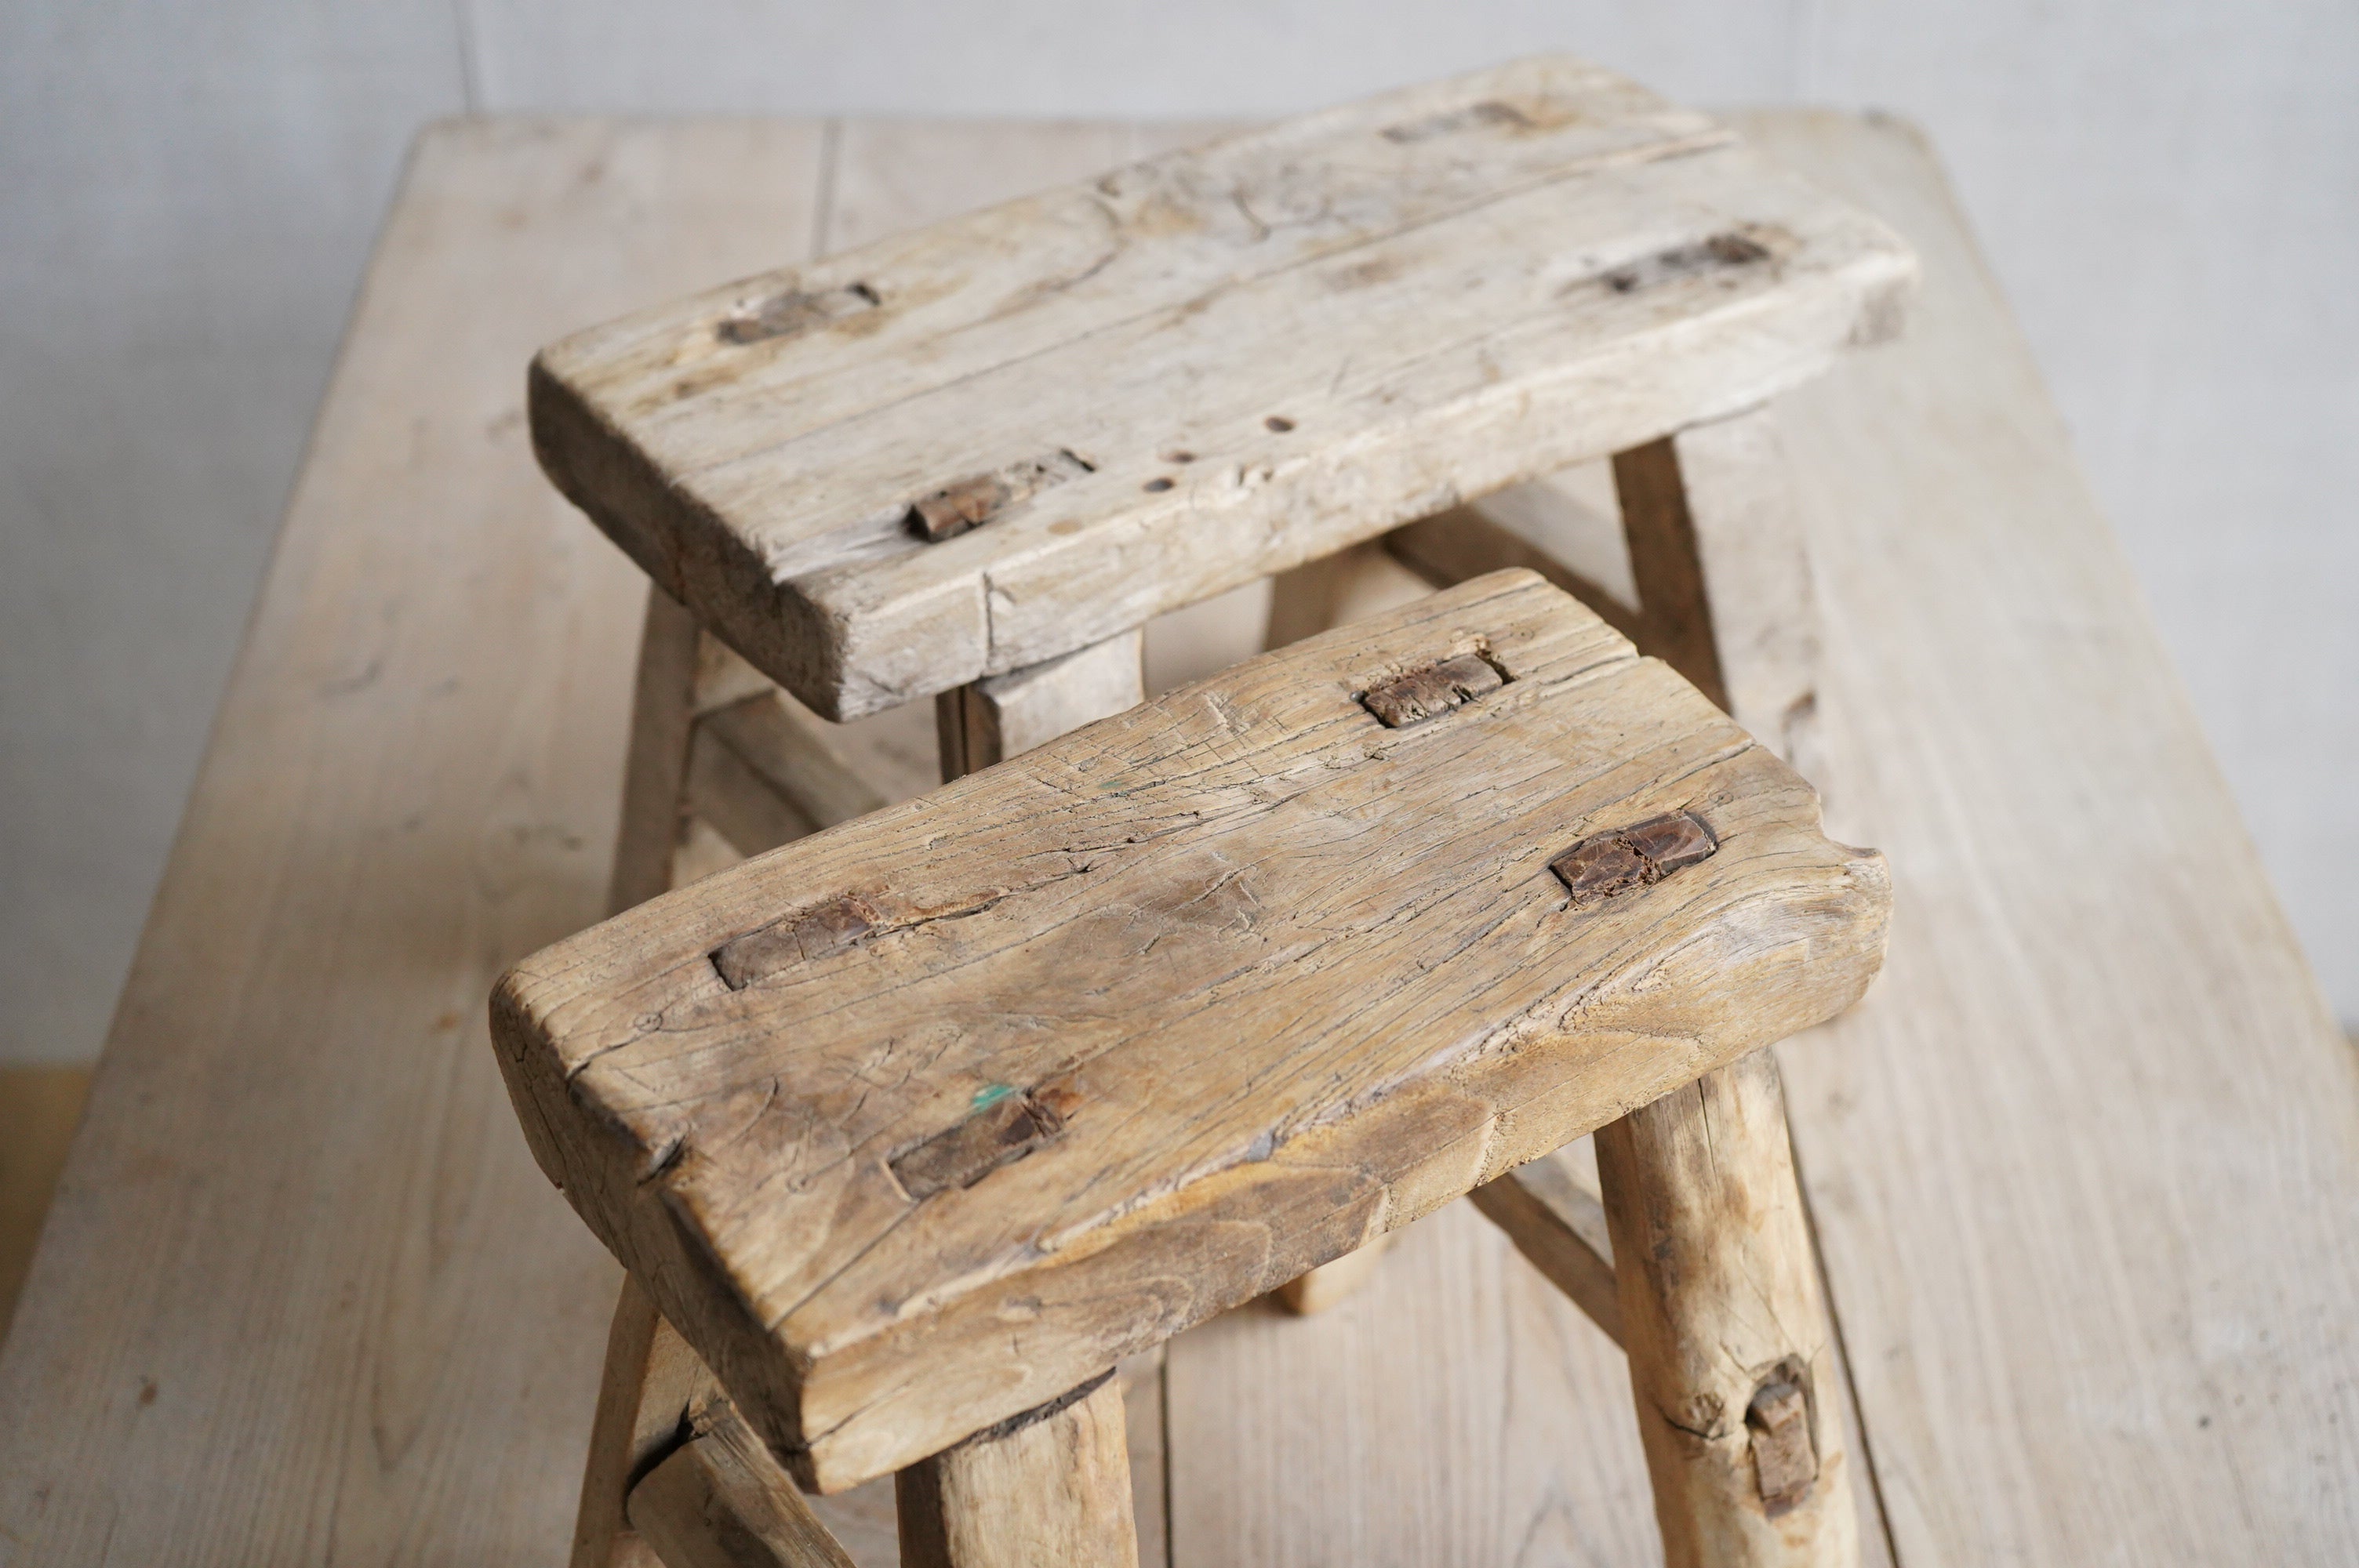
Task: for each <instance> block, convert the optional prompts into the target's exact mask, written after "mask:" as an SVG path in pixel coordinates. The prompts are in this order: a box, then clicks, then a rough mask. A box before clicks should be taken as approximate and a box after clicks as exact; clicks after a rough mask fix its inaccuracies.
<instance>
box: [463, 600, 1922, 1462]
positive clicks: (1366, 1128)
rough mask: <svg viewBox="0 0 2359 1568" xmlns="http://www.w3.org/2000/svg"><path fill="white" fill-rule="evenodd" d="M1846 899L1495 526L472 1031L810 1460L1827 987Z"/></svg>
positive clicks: (1092, 1335)
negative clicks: (1475, 551) (1394, 585)
mask: <svg viewBox="0 0 2359 1568" xmlns="http://www.w3.org/2000/svg"><path fill="white" fill-rule="evenodd" d="M1887 907H1888V890H1887V884H1886V876H1885V871H1884V866H1883V861H1882V859H1881V857H1879V856H1877V855H1875V853H1874V852H1872V851H1863V850H1856V849H1847V848H1845V847H1843V846H1841V845H1838V844H1835V843H1832V842H1831V841H1830V840H1828V839H1827V838H1825V837H1824V836H1823V834H1822V833H1821V830H1820V827H1819V821H1818V805H1817V800H1816V797H1815V796H1814V795H1813V794H1812V792H1811V790H1810V786H1809V785H1808V784H1805V783H1804V782H1803V781H1802V780H1801V779H1800V778H1799V777H1798V776H1797V775H1796V774H1795V773H1792V772H1791V771H1790V770H1789V769H1788V768H1787V767H1786V766H1785V765H1784V764H1783V763H1782V762H1779V761H1777V758H1775V757H1774V756H1772V755H1771V754H1770V753H1769V752H1767V750H1765V749H1764V748H1763V747H1761V746H1759V745H1757V744H1756V743H1755V742H1754V741H1752V740H1751V738H1750V737H1748V736H1747V735H1746V734H1745V732H1744V731H1743V730H1739V729H1737V728H1736V727H1735V726H1734V724H1733V723H1732V722H1731V721H1730V720H1729V719H1727V718H1726V717H1725V716H1723V714H1721V713H1720V712H1719V711H1718V710H1717V709H1715V708H1713V707H1712V705H1711V704H1710V703H1709V702H1707V701H1706V700H1705V699H1704V698H1703V697H1701V696H1700V695H1699V694H1698V693H1697V692H1696V691H1695V690H1694V688H1693V687H1690V686H1689V685H1688V684H1687V683H1686V682H1685V681H1683V680H1681V679H1680V677H1679V676H1677V675H1675V674H1674V673H1672V672H1671V671H1670V670H1669V668H1668V667H1667V666H1665V665H1662V664H1660V663H1658V662H1657V661H1655V660H1652V659H1643V658H1640V657H1638V656H1636V654H1635V653H1634V652H1633V650H1632V649H1631V647H1630V645H1629V644H1628V643H1626V642H1625V640H1624V639H1623V638H1622V637H1621V636H1620V635H1619V634H1618V633H1614V632H1613V631H1612V630H1610V629H1609V628H1607V627H1606V626H1605V625H1604V624H1603V622H1600V621H1599V620H1598V619H1597V617H1596V616H1595V615H1594V614H1593V613H1592V612H1591V611H1588V610H1586V609H1584V608H1582V606H1581V605H1580V604H1579V603H1578V602H1576V601H1575V600H1572V599H1571V598H1570V597H1569V596H1567V595H1566V594H1564V593H1562V592H1561V591H1560V590H1559V589H1555V588H1552V587H1550V586H1549V585H1548V584H1546V583H1545V582H1543V581H1542V580H1541V579H1538V578H1537V577H1535V576H1534V575H1532V574H1530V573H1528V572H1520V571H1516V572H1501V573H1495V574H1493V575H1491V576H1488V577H1484V578H1481V579H1475V580H1474V581H1473V582H1470V583H1467V584H1465V585H1462V587H1460V588H1458V589H1451V590H1449V591H1447V592H1443V593H1440V594H1436V595H1434V596H1432V597H1430V598H1429V599H1425V600H1419V601H1417V602H1415V603H1413V604H1410V605H1408V606H1406V607H1404V608H1402V609H1400V610H1397V611H1391V612H1388V613H1386V615H1384V616H1381V617H1379V618H1376V619H1375V620H1372V621H1368V622H1360V623H1357V624H1354V625H1352V626H1350V627H1346V628H1343V629H1342V630H1339V631H1336V632H1332V633H1326V634H1324V635H1321V636H1319V637H1316V638H1313V639H1310V640H1309V641H1307V642H1303V643H1297V644H1295V645H1293V646H1291V647H1288V648H1287V649H1284V650H1282V651H1280V652H1277V653H1274V654H1265V655H1263V656H1262V657H1260V658H1257V659H1255V660H1253V661H1251V662H1249V663H1247V664H1245V665H1238V666H1236V667H1234V668H1233V669H1231V670H1229V671H1226V672H1224V673H1223V674H1222V675H1219V676H1215V677H1213V678H1212V679H1210V680H1207V681H1203V682H1201V683H1199V684H1197V685H1194V686H1190V687H1182V688H1180V689H1179V690H1177V691H1175V692H1172V693H1170V694H1169V695H1168V696H1166V697H1160V698H1158V699H1157V700H1155V701H1153V702H1149V703H1147V704H1145V705H1144V706H1141V707H1138V708H1133V709H1131V710H1129V711H1127V712H1125V713H1123V714H1120V715H1118V716H1116V717H1114V718H1112V719H1104V720H1103V721H1100V722H1098V723H1095V724H1093V725H1091V726H1089V727H1087V728H1085V729H1082V730H1078V731H1075V732H1073V733H1071V734H1070V735H1068V736H1065V737H1064V738H1062V739H1061V740H1059V741H1053V742H1051V743H1049V744H1048V745H1046V746H1043V747H1041V748H1039V749H1038V750H1036V751H1033V752H1027V753H1026V754H1025V755H1023V756H1021V757H1018V758H1016V759H1014V760H1012V761H1009V762H1005V763H1002V764H1000V765H998V766H995V767H992V768H989V769H986V770H984V771H983V772H981V773H975V774H973V775H970V776H969V777H966V778H964V779H962V780H960V781H958V782H956V783H954V784H948V785H945V786H943V787H942V788H940V789H939V790H936V791H934V792H932V793H931V794H929V795H924V796H921V797H919V799H916V800H913V801H909V802H907V803H905V804H903V805H900V806H891V807H887V808H886V809H884V810H881V811H877V812H874V813H872V814H870V815H868V816H863V817H861V818H859V819H857V820H856V821H853V822H850V823H847V824H845V825H843V826H842V827H835V828H832V829H830V830H828V831H826V832H823V833H821V834H818V835H816V836H814V837H811V838H804V839H800V840H798V841H796V842H794V843H792V844H788V845H787V846H785V847H784V848H782V849H777V850H776V851H774V852H772V853H770V854H767V855H765V856H762V857H760V858H758V859H756V860H751V861H748V862H746V863H745V864H743V865H741V866H738V867H735V868H733V869H731V870H728V871H723V872H720V873H718V874H716V875H713V876H712V877H709V878H707V879H705V880H703V881H699V882H697V883H694V884H693V885H691V886H690V887H686V888H683V889H680V890H679V891H676V892H671V893H669V894H667V895H664V896H662V897H659V898H657V899H655V900H654V901H652V902H651V903H646V904H642V905H640V906H639V907H637V908H636V909H634V910H631V911H629V912H628V913H626V914H622V915H620V916H618V917H616V918H614V919H612V920H609V921H607V922H606V923H604V924H603V925H598V926H596V927H593V928H592V929H591V930H589V931H587V932H584V933H582V934H581V935H578V936H575V937H573V938H571V939H569V940H567V941H565V942H562V943H560V944H558V945H556V946H552V947H550V948H549V949H547V950H545V951H543V952H542V953H540V954H538V955H537V956H535V957H532V958H529V959H527V960H526V961H525V962H524V963H522V964H521V965H519V966H517V968H516V969H515V970H513V971H512V972H511V973H510V974H509V975H508V976H507V977H506V979H504V980H503V981H502V982H501V985H500V987H499V989H498V990H497V992H496V994H495V999H494V1007H493V1012H494V1029H495V1039H496V1042H497V1044H498V1046H499V1055H500V1059H501V1063H502V1066H503V1070H504V1071H505V1072H506V1076H507V1078H508V1082H509V1087H510V1090H511V1093H512V1095H513V1096H514V1098H515V1099H516V1104H517V1108H518V1111H519V1115H520V1118H521V1119H522V1121H523V1124H524V1126H525V1128H526V1130H527V1136H528V1138H529V1140H530V1141H531V1143H532V1147H533V1150H534V1152H535V1154H536V1156H537V1157H538V1160H539V1162H540V1163H541V1165H542V1167H543V1168H544V1169H545V1170H546V1171H547V1172H548V1173H549V1175H550V1177H551V1178H552V1179H553V1180H555V1181H556V1182H558V1183H559V1184H560V1185H561V1186H562V1187H563V1189H564V1190H565V1192H566V1194H567V1195H568V1197H569V1198H570V1200H571V1202H572V1203H573V1204H574V1206H576V1207H577V1208H578V1209H579V1210H580V1211H581V1213H582V1217H584V1218H585V1219H586V1220H587V1221H588V1223H589V1224H590V1225H591V1227H592V1228H593V1229H594V1230H595V1231H596V1232H597V1233H598V1235H599V1236H600V1237H601V1238H603V1240H604V1241H605V1242H606V1243H607V1245H608V1246H610V1247H611V1248H612V1249H614V1251H615V1252H616V1253H617V1254H618V1255H619V1256H620V1257H621V1258H622V1260H623V1261H624V1262H625V1265H626V1266H627V1267H628V1268H629V1270H630V1271H631V1272H632V1274H633V1275H634V1277H635V1278H636V1279H637V1280H638V1281H640V1282H641V1283H642V1285H644V1286H645V1288H646V1289H647V1292H649V1293H650V1294H651V1295H652V1296H653V1297H654V1299H655V1300H656V1302H657V1303H658V1305H659V1306H660V1307H661V1309H662V1311H663V1313H664V1314H665V1315H666V1316H667V1317H668V1318H669V1320H670V1321H671V1322H672V1324H673V1325H676V1326H677V1327H678V1328H679V1331H680V1333H681V1335H682V1336H684V1337H686V1338H687V1339H688V1341H689V1342H690V1344H691V1345H692V1346H694V1347H695V1348H696V1349H697V1351H698V1352H699V1353H700V1354H701V1356H702V1357H704V1358H705V1360H706V1361H707V1362H708V1363H709V1364H710V1365H711V1366H712V1369H713V1371H714V1373H715V1374H716V1375H717V1376H718V1377H719V1379H721V1381H722V1383H723V1386H724V1387H725V1388H727V1389H728V1390H729V1391H730V1393H731V1394H732V1396H733V1397H734V1399H735V1400H736V1402H737V1404H738V1406H739V1407H740V1408H741V1409H742V1410H743V1411H745V1414H746V1416H747V1418H748V1419H749V1420H750V1421H752V1422H755V1423H756V1426H757V1427H758V1428H759V1429H760V1430H761V1432H762V1435H763V1437H764V1438H765V1440H766V1442H767V1443H768V1444H770V1446H771V1447H772V1448H773V1450H774V1451H776V1452H777V1453H778V1454H780V1455H781V1457H783V1458H785V1459H786V1460H787V1461H788V1464H789V1465H791V1466H792V1467H793V1468H794V1469H795V1470H796V1472H797V1473H798V1475H799V1477H800V1479H801V1480H802V1481H803V1482H804V1483H805V1484H806V1485H810V1486H815V1487H819V1488H821V1489H822V1490H830V1491H832V1490H836V1489H839V1488H841V1487H846V1486H849V1485H853V1484H854V1483H857V1482H859V1481H863V1480H865V1479H867V1478H869V1477H871V1476H877V1475H880V1474H883V1473H885V1472H886V1471H889V1470H893V1469H896V1468H898V1467H901V1466H905V1465H910V1464H912V1463H913V1462H915V1461H917V1460H919V1459H921V1458H923V1457H925V1456H926V1455H929V1454H934V1453H936V1452H938V1451H940V1450H941V1449H943V1448H945V1447H946V1446H948V1445H949V1444H951V1443H953V1442H955V1441H957V1440H958V1439H959V1438H961V1437H962V1436H964V1435H966V1434H967V1433H972V1432H974V1431H976V1430H978V1429H981V1428H984V1427H986V1426H988V1425H990V1424H991V1423H992V1422H996V1421H998V1420H1000V1419H1002V1418H1003V1417H1006V1416H1009V1415H1012V1414H1014V1413H1016V1412H1018V1411H1024V1410H1027V1408H1029V1407H1033V1406H1036V1405H1038V1404H1040V1403H1041V1402H1042V1401H1044V1400H1050V1399H1052V1398H1054V1397H1055V1396H1057V1395H1059V1394H1060V1393H1062V1392H1064V1391H1065V1390H1069V1389H1071V1388H1074V1387H1075V1386H1076V1385H1078V1384H1082V1383H1083V1382H1084V1381H1086V1380H1087V1379H1090V1378H1091V1377H1092V1376H1093V1375H1094V1374H1096V1373H1097V1372H1099V1371H1101V1370H1103V1368H1107V1367H1109V1366H1111V1365H1112V1364H1113V1363H1114V1361H1115V1360H1116V1359H1117V1358H1118V1357H1122V1356H1124V1355H1125V1354H1129V1353H1131V1352H1134V1351H1136V1350H1139V1349H1143V1348H1146V1347H1147V1346H1152V1345H1154V1344H1156V1343H1158V1342H1159V1341H1160V1340H1162V1339H1164V1338H1166V1337H1168V1336H1170V1335H1172V1334H1174V1333H1176V1332H1178V1331H1180V1329H1183V1328H1185V1327H1187V1326H1189V1325H1191V1324H1193V1323H1196V1322H1198V1321H1201V1319H1203V1318H1205V1317H1207V1316H1209V1315H1210V1314H1213V1313H1215V1312H1217V1311H1220V1310H1222V1309H1223V1308H1226V1307H1229V1306H1232V1305H1234V1304H1236V1303H1241V1302H1244V1301H1245V1300H1248V1299H1250V1298H1251V1297H1253V1296H1255V1295H1256V1294H1257V1293H1259V1292H1265V1291H1267V1290H1269V1289H1271V1288H1273V1287H1275V1286H1277V1285H1278V1284H1280V1283H1281V1282H1283V1281H1287V1280H1288V1279H1290V1278H1292V1277H1293V1276H1295V1275H1297V1274H1299V1273H1300V1272H1302V1271H1304V1270H1305V1269H1307V1268H1310V1267H1311V1266H1314V1265H1316V1264H1319V1263H1321V1262H1323V1261H1325V1260H1329V1259H1332V1258H1334V1257H1337V1256H1339V1255H1341V1254H1343V1253H1344V1252H1346V1251H1348V1250H1350V1249H1353V1248H1354V1247H1355V1246H1358V1245H1359V1244H1361V1243H1362V1242H1364V1241H1365V1240H1367V1239H1369V1238H1372V1237H1373V1236H1375V1235H1377V1234H1380V1233H1381V1232H1383V1231H1384V1230H1386V1229H1387V1228H1390V1227H1397V1226H1399V1225H1401V1224H1405V1223H1406V1222H1408V1220H1410V1219H1412V1218H1415V1217H1417V1216H1419V1214H1422V1213H1424V1212H1426V1211H1428V1210H1430V1209H1431V1208H1433V1207H1434V1206H1438V1205H1440V1204H1441V1203H1443V1202H1445V1201H1447V1200H1448V1199H1450V1198H1451V1197H1455V1196H1457V1195H1461V1194H1462V1193H1465V1192H1466V1191H1468V1190H1469V1189H1471V1188H1473V1186H1475V1185H1476V1184H1480V1183H1483V1182H1484V1181H1486V1180H1488V1179H1490V1178H1492V1177H1495V1176H1496V1175H1497V1174H1499V1173H1501V1172H1503V1171H1505V1170H1506V1169H1508V1168H1510V1167H1512V1166H1514V1165H1516V1164H1518V1163H1520V1162H1524V1161H1527V1160H1529V1159H1532V1158H1534V1157H1536V1156H1538V1155H1540V1154H1542V1153H1545V1152H1549V1151H1551V1150H1554V1149H1556V1148H1558V1147H1559V1146H1560V1145H1562V1144H1563V1143H1565V1142H1566V1141H1569V1140H1571V1139H1573V1138H1576V1137H1578V1136H1580V1135H1581V1134H1582V1133H1584V1132H1587V1131H1589V1130H1592V1129H1593V1128H1596V1127H1598V1126H1600V1125H1601V1124H1603V1123H1605V1122H1607V1121H1609V1120H1611V1119H1614V1118H1616V1117H1619V1116H1621V1115H1622V1114H1623V1113H1625V1112H1626V1111H1629V1110H1631V1109H1632V1108H1635V1107H1638V1106H1642V1105H1645V1104H1647V1103H1648V1102H1650V1101H1653V1100H1655V1099H1657V1098H1658V1097H1660V1096H1662V1095H1664V1094H1665V1093H1667V1092H1669V1091H1670V1090H1672V1089H1675V1088H1677V1087H1680V1086H1682V1085H1684V1084H1688V1083H1690V1082H1692V1081H1693V1080H1695V1079H1696V1078H1697V1077H1698V1076H1701V1075H1702V1074H1704V1073H1706V1072H1709V1071H1711V1070H1712V1069H1715V1068H1717V1067H1719V1066H1721V1065H1723V1064H1726V1063H1728V1062H1730V1061H1732V1060H1734V1059H1735V1058H1736V1057H1738V1056H1740V1055H1741V1054H1744V1053H1745V1052H1747V1051H1749V1050H1751V1049H1752V1048H1754V1047H1756V1046H1758V1045H1761V1044H1766V1043H1767V1042H1770V1041H1774V1040H1777V1039H1778V1038H1781V1037H1783V1036H1785V1035H1788V1034H1790V1033H1794V1032H1795V1031H1797V1030H1799V1029H1801V1028H1804V1027H1807V1026H1808V1025H1810V1024H1811V1023H1814V1022H1819V1021H1821V1020H1822V1019H1824V1018H1827V1017H1829V1016H1831V1015H1832V1014H1833V1013H1835V1012H1836V1011H1840V1010H1841V1009H1843V1007H1845V1006H1847V1005H1848V1004H1849V1003H1850V1002H1851V1001H1852V1000H1854V999H1855V998H1856V997H1857V996H1858V995H1859V994H1860V993H1861V991H1862V990H1863V989H1864V988H1865V986H1866V985H1867V983H1868V981H1869V979H1871V978H1872V976H1873V974H1874V973H1875V968H1876V967H1877V965H1878V963H1879V962H1880V958H1881V954H1882V947H1883V941H1884V931H1885V925H1886V914H1887Z"/></svg>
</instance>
